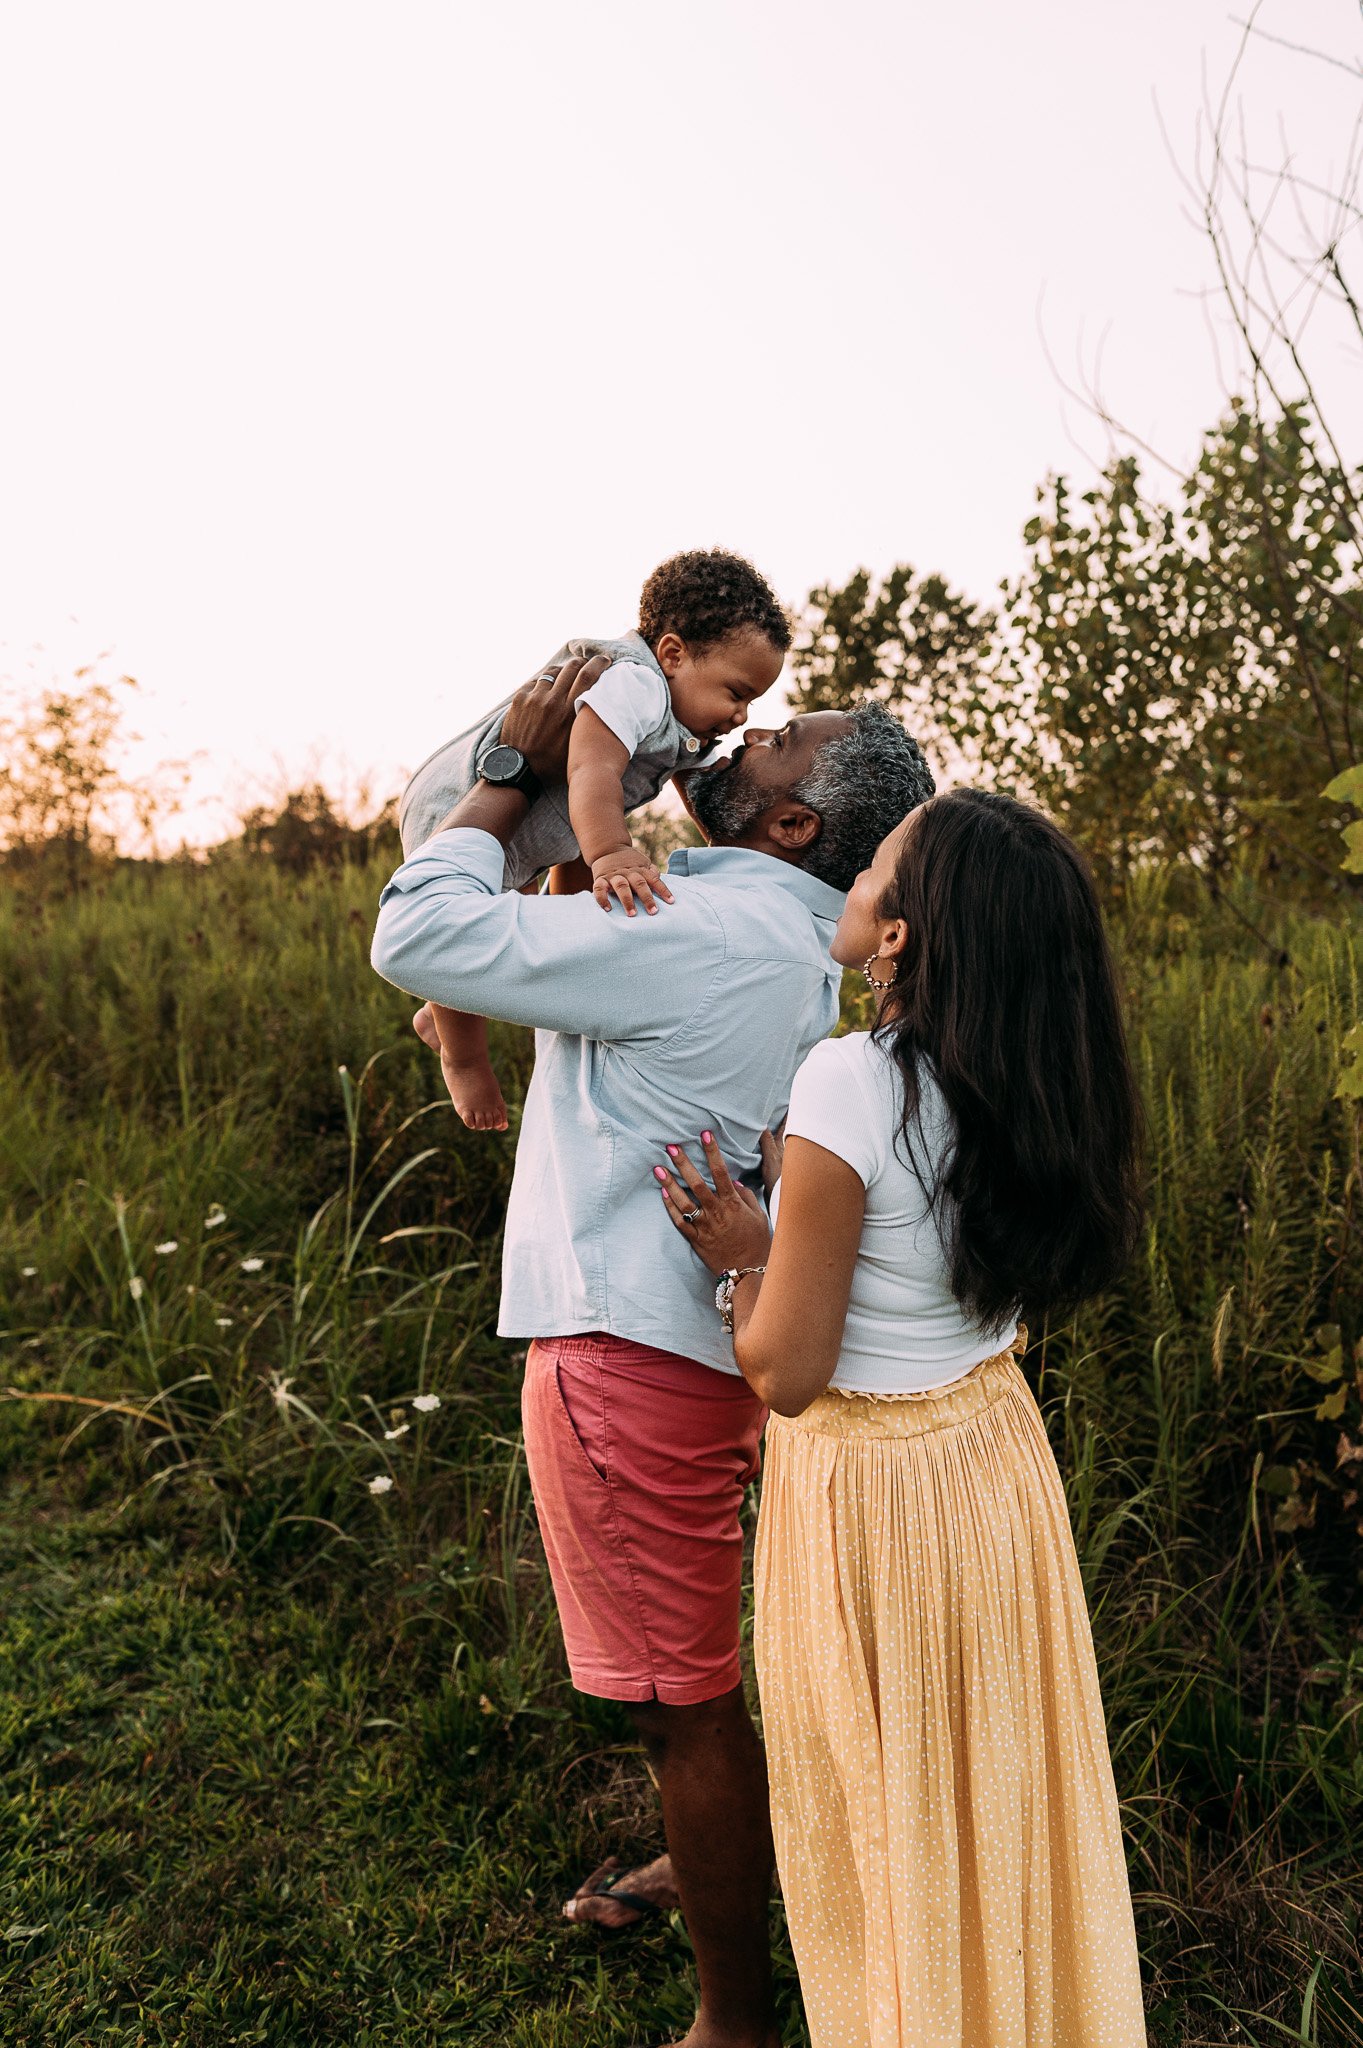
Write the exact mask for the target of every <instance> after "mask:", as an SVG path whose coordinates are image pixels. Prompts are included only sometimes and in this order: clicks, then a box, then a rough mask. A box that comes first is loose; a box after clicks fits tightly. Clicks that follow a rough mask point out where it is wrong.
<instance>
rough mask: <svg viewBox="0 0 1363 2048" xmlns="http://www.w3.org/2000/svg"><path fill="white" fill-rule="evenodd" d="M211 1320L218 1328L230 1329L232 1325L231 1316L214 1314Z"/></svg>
mask: <svg viewBox="0 0 1363 2048" xmlns="http://www.w3.org/2000/svg"><path fill="white" fill-rule="evenodd" d="M213 1320H214V1322H215V1323H216V1324H217V1326H218V1328H219V1329H220V1330H230V1329H231V1327H232V1318H231V1316H214V1318H213Z"/></svg>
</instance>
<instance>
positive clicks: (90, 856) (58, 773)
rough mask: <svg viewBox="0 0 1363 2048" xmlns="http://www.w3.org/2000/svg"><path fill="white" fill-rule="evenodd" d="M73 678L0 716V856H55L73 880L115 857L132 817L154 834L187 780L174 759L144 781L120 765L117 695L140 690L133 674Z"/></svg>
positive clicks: (123, 740)
mask: <svg viewBox="0 0 1363 2048" xmlns="http://www.w3.org/2000/svg"><path fill="white" fill-rule="evenodd" d="M74 682H75V683H76V684H77V685H79V687H77V688H71V689H67V688H62V687H59V686H53V687H50V688H48V689H46V690H44V691H42V692H41V693H40V695H39V696H38V697H37V699H36V700H35V701H33V702H30V703H28V704H25V705H22V706H21V707H20V708H19V709H18V710H17V711H16V712H14V713H12V714H10V715H8V716H5V717H0V750H2V751H0V851H2V852H3V854H4V855H5V857H6V858H8V859H9V860H11V861H15V862H25V863H28V864H35V863H38V862H40V861H47V860H52V859H55V860H56V861H57V863H58V865H59V867H60V869H61V871H62V873H63V874H64V876H65V878H66V880H67V881H68V883H71V884H75V883H77V882H79V881H80V880H81V879H82V877H83V876H84V875H85V874H86V873H87V872H88V869H89V867H90V864H91V862H92V861H93V860H94V859H95V858H97V857H100V856H108V855H111V854H112V853H113V852H114V850H115V846H116V843H117V838H118V833H119V829H120V826H121V825H123V826H126V824H127V823H128V822H129V820H131V822H132V823H133V825H134V826H135V828H136V829H137V831H138V832H139V833H140V834H141V835H142V836H143V837H144V838H150V837H151V836H152V834H153V833H154V830H155V827H156V826H157V824H158V823H160V822H161V821H163V820H164V819H165V818H166V817H167V816H168V815H170V814H172V813H173V812H174V811H175V810H176V809H177V808H178V805H179V801H180V795H181V792H182V790H183V786H184V780H185V770H184V767H183V764H180V763H166V764H164V765H163V766H162V767H161V768H159V769H158V770H156V771H155V773H153V774H151V775H146V776H133V775H130V774H129V773H128V771H127V769H126V767H125V766H124V765H123V761H122V758H121V757H122V754H123V751H124V749H125V748H126V746H127V745H128V744H130V742H131V740H132V739H133V737H134V735H131V734H129V733H128V732H126V730H125V729H124V724H123V708H124V707H123V704H122V703H121V702H120V701H119V697H118V694H117V693H118V691H119V690H135V689H136V688H137V685H136V683H135V682H134V681H133V679H132V677H131V676H119V677H118V678H117V679H116V680H115V681H114V682H112V683H110V682H104V681H101V680H99V679H97V677H96V673H95V670H94V669H93V668H81V669H77V671H76V674H75V677H74Z"/></svg>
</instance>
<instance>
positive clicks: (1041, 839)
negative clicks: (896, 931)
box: [875, 789, 1142, 1329]
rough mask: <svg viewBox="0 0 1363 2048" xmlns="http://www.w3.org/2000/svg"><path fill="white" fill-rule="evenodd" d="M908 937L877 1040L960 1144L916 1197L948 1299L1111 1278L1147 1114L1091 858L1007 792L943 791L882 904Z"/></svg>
mask: <svg viewBox="0 0 1363 2048" xmlns="http://www.w3.org/2000/svg"><path fill="white" fill-rule="evenodd" d="M881 913H882V915H884V916H886V917H902V918H903V920H904V922H905V924H906V925H907V926H908V942H907V944H906V946H905V949H904V953H903V957H902V959H901V961H900V967H899V978H898V980H897V982H896V984H895V987H894V991H893V993H892V995H891V996H889V997H888V998H887V1002H886V1006H885V1008H884V1009H883V1010H882V1012H881V1019H880V1022H879V1024H878V1025H877V1027H876V1034H875V1035H876V1037H877V1039H879V1040H880V1041H881V1042H882V1043H883V1044H884V1045H886V1046H887V1048H888V1049H889V1050H890V1051H891V1052H892V1053H893V1055H894V1058H895V1060H896V1061H897V1063H898V1065H899V1067H900V1069H901V1072H902V1074H903V1080H904V1120H903V1137H904V1139H905V1142H906V1144H907V1145H908V1148H909V1154H910V1158H911V1159H913V1160H914V1161H915V1165H916V1167H917V1170H918V1171H919V1172H920V1176H921V1175H922V1173H923V1171H924V1169H923V1168H922V1167H921V1165H919V1164H918V1162H920V1161H921V1160H922V1158H923V1147H922V1145H921V1143H915V1133H921V1130H922V1121H921V1109H920V1078H921V1073H922V1066H923V1063H924V1062H926V1064H927V1066H928V1067H929V1068H930V1069H931V1072H932V1074H933V1075H934V1076H935V1077H936V1080H937V1083H938V1085H939V1086H940V1088H941V1091H942V1094H943V1096H944V1098H945V1100H946V1105H947V1108H948V1110H949V1111H950V1113H951V1116H952V1118H953V1120H954V1125H955V1141H954V1144H953V1145H952V1147H951V1148H950V1150H949V1151H948V1153H947V1155H946V1157H945V1158H944V1160H943V1161H942V1163H941V1166H940V1168H939V1169H938V1171H937V1173H936V1175H935V1178H933V1179H932V1181H931V1184H930V1185H929V1184H928V1182H927V1181H926V1180H925V1183H924V1187H925V1192H926V1194H927V1196H928V1198H929V1200H930V1202H931V1203H932V1205H933V1207H934V1210H935V1212H936V1214H937V1218H938V1224H939V1228H940V1229H941V1231H942V1234H943V1240H944V1243H945V1246H946V1251H947V1257H948V1260H949V1263H950V1270H951V1285H952V1290H953V1292H954V1293H955V1295H956V1298H957V1300H958V1301H960V1303H961V1304H962V1306H963V1307H964V1308H965V1309H967V1310H968V1311H969V1312H970V1313H971V1314H972V1315H974V1316H975V1317H976V1318H977V1320H978V1321H979V1322H980V1323H982V1324H983V1325H984V1326H985V1327H986V1328H988V1329H993V1328H998V1327H999V1326H1000V1325H1002V1324H1003V1323H1004V1322H1005V1321H1006V1320H1007V1318H1009V1317H1010V1316H1012V1315H1014V1314H1017V1313H1022V1314H1033V1315H1035V1314H1040V1313H1042V1312H1044V1311H1046V1310H1052V1311H1054V1310H1059V1309H1064V1308H1066V1307H1071V1306H1073V1305H1074V1304H1076V1303H1077V1302H1080V1301H1082V1300H1084V1299H1086V1298H1087V1297H1088V1296H1089V1295H1092V1294H1096V1293H1098V1292H1099V1291H1100V1290H1101V1289H1102V1288H1104V1287H1106V1286H1107V1285H1108V1284H1109V1283H1110V1282H1111V1281H1112V1280H1113V1279H1115V1278H1116V1276H1117V1274H1118V1273H1119V1272H1120V1271H1121V1268H1122V1266H1123V1265H1124V1264H1125V1263H1126V1261H1127V1259H1128V1258H1129V1257H1130V1255H1131V1252H1132V1250H1133V1249H1134V1247H1135V1244H1136V1241H1137V1238H1138V1236H1139V1233H1140V1227H1141V1207H1142V1203H1141V1165H1140V1138H1141V1116H1140V1105H1139V1099H1138V1097H1137V1094H1136V1086H1135V1080H1134V1076H1133V1074H1132V1071H1131V1061H1130V1057H1129V1055H1128V1053H1127V1047H1126V1034H1125V1031H1124V1030H1123V1027H1122V1015H1121V1004H1120V999H1119V995H1118V989H1117V977H1116V973H1115V970H1114V967H1113V962H1112V955H1111V952H1110V950H1109V948H1108V943H1107V938H1106V935H1105V934H1104V931H1103V921H1102V916H1101V913H1100V912H1099V909H1098V899H1097V896H1096V895H1095V893H1094V888H1093V882H1092V880H1091V878H1090V876H1089V872H1088V869H1087V867H1086V866H1085V864H1084V861H1083V859H1082V857H1081V855H1080V854H1079V851H1078V849H1077V848H1076V847H1075V846H1074V845H1072V843H1071V842H1070V840H1068V839H1067V838H1066V836H1065V834H1064V833H1063V832H1061V831H1060V830H1059V829H1058V827H1057V826H1055V825H1053V824H1052V823H1051V821H1050V819H1049V818H1045V817H1043V816H1042V814H1041V812H1040V811H1036V810H1033V809H1031V807H1030V806H1029V805H1027V804H1022V803H1018V802H1016V801H1015V800H1014V799H1013V798H1012V797H1006V796H994V795H990V794H986V793H984V792H982V791H978V790H964V789H962V790H951V791H949V792H948V793H947V794H945V795H943V796H938V797H934V798H933V799H932V800H931V802H929V803H927V804H924V806H923V808H922V809H921V810H920V811H918V812H916V813H915V815H914V820H913V824H912V825H911V826H910V828H909V831H908V833H907V835H906V837H905V840H904V844H903V847H902V848H901V851H900V855H899V864H898V867H897V869H896V871H895V877H894V880H893V882H892V883H891V885H890V888H889V889H888V891H887V892H886V895H885V898H884V900H883V902H882V904H881Z"/></svg>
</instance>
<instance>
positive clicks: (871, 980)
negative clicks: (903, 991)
mask: <svg viewBox="0 0 1363 2048" xmlns="http://www.w3.org/2000/svg"><path fill="white" fill-rule="evenodd" d="M880 957H881V956H880V954H879V953H872V955H871V957H870V959H869V960H868V961H867V962H866V965H865V966H864V967H863V968H862V970H861V971H862V974H863V975H864V976H865V978H866V981H867V982H868V984H869V985H870V987H872V988H876V989H886V988H893V987H894V985H895V983H896V982H897V981H898V979H899V962H898V961H897V960H896V959H895V958H894V956H893V955H891V957H890V962H889V967H890V978H889V980H888V981H877V980H876V978H875V976H874V974H872V972H871V969H872V968H873V967H874V966H875V964H876V962H877V960H879V959H880Z"/></svg>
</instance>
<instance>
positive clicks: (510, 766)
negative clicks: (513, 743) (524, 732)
mask: <svg viewBox="0 0 1363 2048" xmlns="http://www.w3.org/2000/svg"><path fill="white" fill-rule="evenodd" d="M524 766H525V756H524V754H522V752H521V751H520V749H519V747H493V748H492V749H491V751H490V752H489V754H488V756H487V758H486V760H485V761H484V762H483V780H484V782H513V781H514V780H515V778H516V777H517V776H518V775H519V774H520V772H521V770H522V769H523V768H524Z"/></svg>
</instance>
